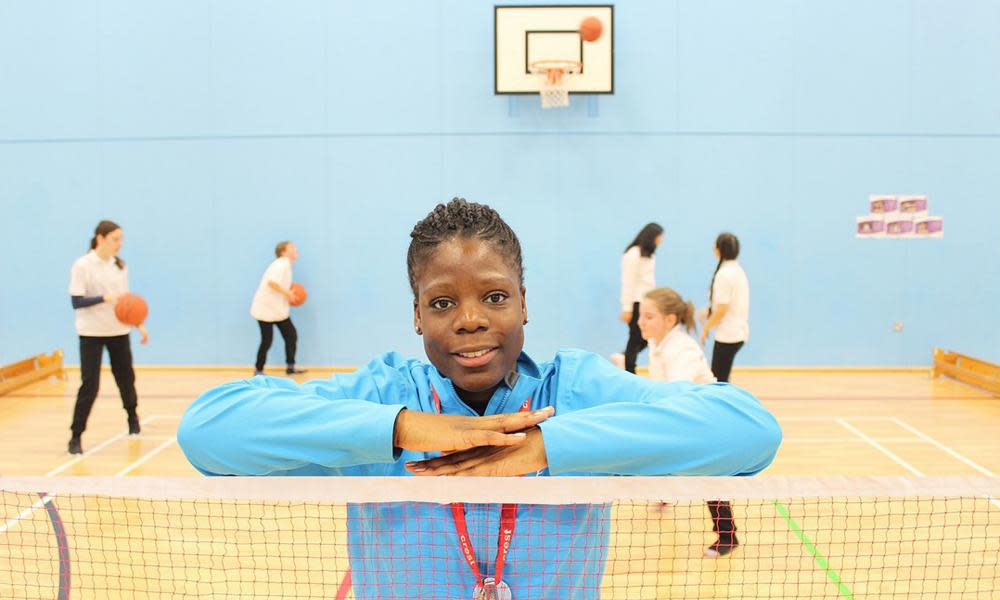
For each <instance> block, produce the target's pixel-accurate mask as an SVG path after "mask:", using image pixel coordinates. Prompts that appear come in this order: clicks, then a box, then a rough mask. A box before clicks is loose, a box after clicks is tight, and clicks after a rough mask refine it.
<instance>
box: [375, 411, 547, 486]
mask: <svg viewBox="0 0 1000 600" xmlns="http://www.w3.org/2000/svg"><path fill="white" fill-rule="evenodd" d="M554 413H555V409H553V408H552V407H551V406H549V407H546V408H542V409H539V410H536V411H533V412H517V413H506V414H500V415H490V416H488V417H463V416H458V415H436V414H431V413H422V412H418V411H412V410H403V411H400V413H399V415H398V416H397V417H396V427H395V431H394V433H393V445H394V446H396V447H398V448H403V449H405V450H414V451H417V452H441V453H443V454H444V456H442V457H440V458H432V459H428V460H424V461H415V462H411V463H407V465H406V468H407V470H409V471H410V472H411V473H414V474H416V475H495V476H501V475H521V474H524V473H528V472H531V471H537V470H540V469H544V468H545V467H546V466H547V464H548V463H547V460H546V457H545V445H544V443H543V441H542V433H541V430H539V429H538V427H536V426H537V425H538V424H539V423H541V422H543V421H545V420H546V419H548V418H549V417H551V416H552V415H553V414H554Z"/></svg>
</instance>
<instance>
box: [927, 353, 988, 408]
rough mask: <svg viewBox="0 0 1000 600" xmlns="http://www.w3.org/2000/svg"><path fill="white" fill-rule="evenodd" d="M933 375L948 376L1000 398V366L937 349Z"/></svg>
mask: <svg viewBox="0 0 1000 600" xmlns="http://www.w3.org/2000/svg"><path fill="white" fill-rule="evenodd" d="M933 375H934V377H940V376H941V375H947V376H948V377H952V378H954V379H957V380H959V381H962V382H964V383H968V384H970V385H974V386H976V387H978V388H982V389H984V390H986V391H988V392H990V393H992V394H993V395H994V396H1000V366H998V365H995V364H993V363H990V362H986V361H985V360H980V359H978V358H972V357H971V356H966V355H964V354H959V353H958V352H951V351H945V350H942V349H940V348H935V349H934V370H933Z"/></svg>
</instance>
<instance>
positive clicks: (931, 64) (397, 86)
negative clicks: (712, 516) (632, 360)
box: [0, 0, 1000, 365]
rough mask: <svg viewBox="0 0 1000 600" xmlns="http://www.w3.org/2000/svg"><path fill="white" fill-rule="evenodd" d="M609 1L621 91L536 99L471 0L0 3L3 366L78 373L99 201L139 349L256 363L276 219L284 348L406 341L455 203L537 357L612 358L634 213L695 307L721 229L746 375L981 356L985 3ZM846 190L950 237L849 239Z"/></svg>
mask: <svg viewBox="0 0 1000 600" xmlns="http://www.w3.org/2000/svg"><path fill="white" fill-rule="evenodd" d="M615 18H616V22H615V36H616V37H615V52H616V61H615V94H614V95H613V96H601V97H597V98H596V100H594V101H588V99H587V98H586V97H574V98H573V102H572V105H571V107H570V108H569V109H567V110H562V111H542V110H541V109H540V108H539V107H538V99H537V97H518V98H514V100H510V99H509V98H508V97H503V96H494V95H493V91H492V90H493V80H492V78H493V49H492V44H493V4H492V3H491V2H483V1H479V0H476V1H470V0H452V1H447V2H409V1H402V0H399V1H390V2H362V1H352V2H343V1H341V2H329V1H323V0H314V1H300V2H222V1H215V2H186V3H178V2H174V1H159V2H152V1H150V2H139V3H136V2H127V1H107V0H105V1H101V0H96V1H95V0H89V1H83V0H81V1H79V2H5V3H3V4H0V203H2V206H0V209H2V210H0V219H2V222H3V225H4V226H3V241H4V244H3V247H4V249H5V252H4V257H3V259H2V263H0V265H2V266H0V363H7V362H11V361H13V360H16V359H18V358H20V357H22V356H26V355H29V354H35V353H39V352H43V351H48V350H51V349H53V348H55V347H63V348H65V349H67V358H68V362H71V363H74V362H76V361H77V360H78V355H77V350H76V337H75V333H74V330H73V311H72V310H71V308H70V305H69V298H68V295H67V282H68V274H69V267H70V264H71V263H72V262H73V260H74V259H75V258H77V257H78V256H80V255H81V254H83V252H84V251H85V250H86V244H87V242H88V240H89V238H90V235H91V231H92V229H93V227H94V225H95V224H96V223H97V221H98V220H100V219H102V218H110V219H113V220H115V221H117V222H119V223H121V224H122V225H123V226H124V229H125V246H124V248H123V252H122V256H123V258H125V259H126V260H127V261H128V264H129V267H130V271H131V284H132V288H133V290H134V291H136V292H139V293H141V294H143V295H145V296H146V297H147V298H148V300H149V301H150V305H151V309H152V311H151V314H150V318H149V321H148V323H147V324H148V327H149V330H150V332H151V335H152V342H151V343H150V344H149V346H148V347H140V346H138V345H136V346H135V355H136V361H137V362H138V363H144V364H241V365H249V364H250V363H251V361H252V358H253V355H254V351H255V347H256V343H257V338H258V332H257V327H256V324H255V323H254V322H253V320H252V319H251V317H250V316H249V314H248V308H249V304H250V299H251V296H252V294H253V292H254V289H255V287H256V285H257V282H258V280H259V277H260V275H261V272H262V271H263V269H264V268H265V266H266V265H267V264H268V262H269V261H270V260H271V259H272V258H273V255H272V247H273V245H274V243H275V242H276V241H278V240H280V239H286V238H289V239H293V240H295V241H296V242H297V243H298V245H299V248H300V251H301V259H300V261H299V262H298V263H296V266H295V274H296V279H297V280H299V281H301V282H303V283H305V284H306V286H307V287H308V289H309V291H310V299H309V302H308V303H307V304H306V305H305V306H304V307H302V308H300V309H297V310H296V311H295V312H294V313H293V318H294V320H295V322H296V325H297V326H298V328H299V331H300V338H301V344H300V348H301V350H300V362H301V363H303V364H357V363H360V362H362V361H365V360H366V359H367V358H369V357H371V356H372V355H374V354H376V353H378V352H380V351H383V350H386V349H398V350H400V351H402V352H405V353H409V354H417V355H420V356H422V347H421V345H420V342H419V339H418V338H416V337H415V336H414V335H413V333H412V327H411V297H410V294H409V290H408V286H407V283H406V273H405V265H404V253H405V249H406V245H407V242H408V240H409V238H408V234H409V231H410V228H411V227H412V225H413V223H414V222H415V221H416V220H417V219H419V218H420V217H421V216H423V215H424V214H426V213H427V212H428V211H429V210H430V209H431V208H432V206H433V205H434V204H435V203H437V202H439V201H443V200H447V199H449V198H451V197H452V196H455V195H462V196H465V197H466V198H469V199H471V200H476V201H480V202H487V203H490V204H492V205H494V206H495V207H497V208H498V209H499V210H500V211H501V213H502V214H503V216H504V217H505V218H506V219H507V220H508V221H509V222H510V223H511V224H512V225H513V227H514V228H515V230H516V231H517V232H518V233H519V235H520V236H521V239H522V242H523V244H524V247H525V256H526V261H527V288H528V301H529V305H528V306H529V313H530V316H531V324H530V325H529V326H528V330H527V348H528V350H529V351H530V352H533V353H534V354H535V355H536V356H537V357H539V358H544V357H548V356H550V355H551V354H552V353H553V351H554V350H555V349H556V348H558V347H560V346H579V347H583V348H587V349H591V350H594V351H597V352H600V353H602V354H608V353H610V352H613V351H617V350H620V349H621V348H622V346H623V345H624V340H625V328H624V326H623V325H621V324H620V323H619V322H618V320H617V315H618V312H619V307H618V283H619V260H620V255H621V252H622V250H623V249H624V246H625V244H626V243H627V242H628V241H629V240H630V239H631V237H632V236H633V235H634V234H635V232H636V231H637V230H638V229H639V228H640V227H641V226H642V225H643V224H644V223H645V222H647V221H651V220H655V221H658V222H660V223H662V224H663V225H664V226H665V228H666V241H665V243H664V245H663V246H662V247H661V249H660V251H659V253H658V255H657V256H658V265H657V281H658V282H659V283H660V284H664V285H671V286H673V287H675V288H677V289H678V290H680V291H681V292H682V293H683V294H685V295H687V296H689V297H692V298H694V299H696V300H697V301H698V302H699V304H701V303H703V302H704V299H705V295H706V292H707V287H708V283H709V279H710V277H711V274H712V270H713V268H714V259H713V256H712V253H711V246H712V243H713V240H714V238H715V235H716V234H717V233H719V232H720V231H722V230H731V231H733V232H735V233H737V234H738V235H739V237H740V239H741V240H742V243H743V254H742V256H741V259H742V262H743V264H744V266H745V268H746V270H747V272H748V274H749V277H750V281H751V285H752V292H753V302H752V311H751V315H752V316H751V327H752V336H751V341H750V343H749V344H748V346H747V347H746V349H745V350H744V351H743V353H741V355H740V357H739V359H738V363H739V364H743V365H921V364H927V363H928V362H929V360H930V352H931V348H932V347H933V346H935V345H939V346H946V347H950V348H954V349H957V350H960V351H963V352H966V353H969V354H973V355H979V356H982V357H985V358H987V359H992V360H1000V343H998V340H1000V319H998V318H997V316H996V306H997V298H998V297H1000V244H998V243H997V242H998V236H1000V233H998V232H1000V216H998V214H1000V212H998V203H997V200H998V197H1000V168H998V165H1000V153H998V149H1000V77H998V73H1000V3H998V2H996V0H968V1H963V2H945V1H929V0H884V1H880V2H870V1H868V0H848V1H841V2H825V3H818V2H801V1H792V0H787V1H773V0H772V1H766V2H765V1H760V2H745V1H743V0H725V1H695V0H686V1H663V0H655V1H654V0H646V1H639V0H627V1H620V2H618V3H617V4H616V7H615ZM870 193H899V194H903V193H923V194H928V195H929V196H930V207H931V212H932V214H936V215H940V216H943V217H944V219H945V225H946V227H945V229H946V234H945V238H944V239H942V240H857V239H855V238H854V237H853V229H854V218H855V216H857V215H860V214H863V213H865V212H866V207H867V198H868V195H869V194H870ZM894 321H902V322H903V323H904V326H905V328H904V330H903V331H902V332H899V333H895V332H893V330H892V324H893V322H894ZM281 358H282V357H281V354H280V342H279V343H278V344H276V346H275V348H273V349H272V351H271V362H272V363H280V362H281Z"/></svg>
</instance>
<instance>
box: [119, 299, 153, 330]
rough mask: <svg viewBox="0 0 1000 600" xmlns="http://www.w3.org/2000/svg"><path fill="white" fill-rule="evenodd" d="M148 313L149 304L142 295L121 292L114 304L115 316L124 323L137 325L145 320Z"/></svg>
mask: <svg viewBox="0 0 1000 600" xmlns="http://www.w3.org/2000/svg"><path fill="white" fill-rule="evenodd" d="M148 314H149V306H147V305H146V301H145V300H143V298H142V296H137V295H135V294H122V296H121V297H120V298H118V303H117V304H115V316H116V317H118V320H119V321H121V322H122V323H125V324H126V325H131V326H133V327H138V326H139V325H142V323H143V322H144V321H145V320H146V315H148Z"/></svg>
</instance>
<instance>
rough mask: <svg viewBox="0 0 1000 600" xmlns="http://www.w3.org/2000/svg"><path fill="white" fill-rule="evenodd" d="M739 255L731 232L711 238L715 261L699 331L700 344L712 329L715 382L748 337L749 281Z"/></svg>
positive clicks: (723, 376)
mask: <svg viewBox="0 0 1000 600" xmlns="http://www.w3.org/2000/svg"><path fill="white" fill-rule="evenodd" d="M739 255H740V241H739V239H737V237H736V236H735V235H733V234H731V233H720V234H719V237H718V238H716V240H715V256H716V257H717V258H718V259H719V264H718V265H717V266H716V267H715V275H713V276H712V285H711V287H710V288H709V294H708V299H709V307H708V311H707V316H708V322H707V323H705V327H704V329H703V330H702V332H701V343H702V345H704V344H705V340H706V339H707V337H708V332H709V331H710V330H712V329H715V346H714V347H713V348H712V372H713V373H715V376H716V378H718V380H719V381H729V374H730V372H731V371H732V370H733V360H734V359H735V358H736V353H737V352H739V351H740V348H742V347H743V344H745V343H746V341H747V339H748V338H749V337H750V281H749V280H748V279H747V274H746V273H745V272H744V271H743V267H741V266H740V263H739V262H737V261H736V257H738V256H739Z"/></svg>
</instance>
